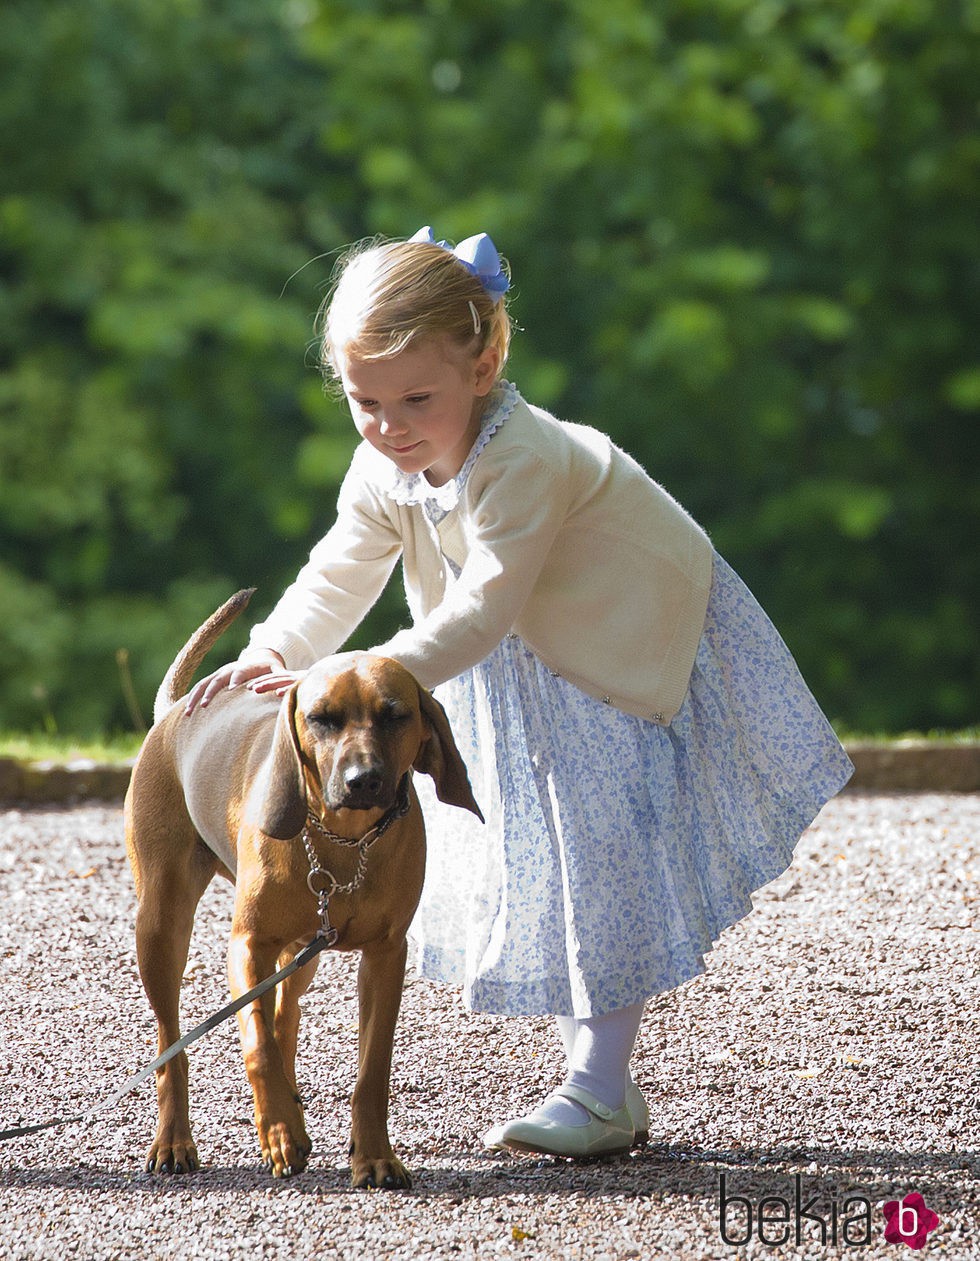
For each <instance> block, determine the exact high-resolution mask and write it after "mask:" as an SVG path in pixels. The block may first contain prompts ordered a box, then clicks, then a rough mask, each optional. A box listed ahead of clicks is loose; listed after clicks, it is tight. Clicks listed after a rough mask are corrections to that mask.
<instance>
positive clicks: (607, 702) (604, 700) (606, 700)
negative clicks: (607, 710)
mask: <svg viewBox="0 0 980 1261" xmlns="http://www.w3.org/2000/svg"><path fill="white" fill-rule="evenodd" d="M602 703H603V705H611V704H612V697H611V696H604V697H603V698H602Z"/></svg>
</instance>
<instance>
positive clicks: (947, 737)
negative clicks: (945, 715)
mask: <svg viewBox="0 0 980 1261" xmlns="http://www.w3.org/2000/svg"><path fill="white" fill-rule="evenodd" d="M837 736H838V739H840V740H842V741H843V742H844V743H845V744H901V743H902V742H903V741H907V740H915V741H923V740H924V741H926V742H928V743H932V744H977V743H980V727H963V728H961V729H959V730H956V731H949V730H946V729H945V728H936V729H935V730H933V731H899V732H894V731H875V732H867V731H849V730H848V729H847V728H846V727H838V728H837Z"/></svg>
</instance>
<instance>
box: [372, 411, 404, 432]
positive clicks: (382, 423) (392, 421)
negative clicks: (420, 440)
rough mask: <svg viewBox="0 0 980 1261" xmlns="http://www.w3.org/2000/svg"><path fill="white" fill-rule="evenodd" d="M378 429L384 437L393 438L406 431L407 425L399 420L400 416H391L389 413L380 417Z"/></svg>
mask: <svg viewBox="0 0 980 1261" xmlns="http://www.w3.org/2000/svg"><path fill="white" fill-rule="evenodd" d="M378 429H379V430H380V431H381V436H382V437H383V438H391V437H393V436H395V435H397V434H401V433H404V432H405V426H404V425H403V424H401V423H400V422H399V420H398V418H397V417H396V416H389V415H388V414H387V413H384V414H382V415H381V416H379V417H378Z"/></svg>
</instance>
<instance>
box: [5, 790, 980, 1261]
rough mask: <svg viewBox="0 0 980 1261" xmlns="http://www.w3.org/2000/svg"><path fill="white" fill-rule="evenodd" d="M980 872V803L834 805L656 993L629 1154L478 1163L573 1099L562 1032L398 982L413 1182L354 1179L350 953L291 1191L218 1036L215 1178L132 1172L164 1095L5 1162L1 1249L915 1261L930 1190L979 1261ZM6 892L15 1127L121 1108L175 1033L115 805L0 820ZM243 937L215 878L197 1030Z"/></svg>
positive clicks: (203, 912)
mask: <svg viewBox="0 0 980 1261" xmlns="http://www.w3.org/2000/svg"><path fill="white" fill-rule="evenodd" d="M978 880H980V796H972V795H959V796H939V795H927V794H923V795H865V794H862V793H849V794H845V795H843V796H841V797H839V798H838V799H837V800H835V801H833V802H831V803H830V805H828V806H827V808H826V809H825V810H824V812H823V813H822V814H821V816H820V818H819V819H818V820H817V822H816V823H815V824H814V826H813V827H812V828H811V829H810V831H809V832H808V833H807V834H806V836H805V837H804V838H803V840H802V841H801V842H800V845H799V847H798V849H797V854H796V859H795V861H794V863H793V866H792V867H791V868H790V870H789V871H788V872H786V873H785V874H784V875H783V876H781V877H780V878H779V879H778V880H776V881H773V882H772V883H771V884H769V885H767V886H766V888H765V889H764V890H762V891H761V892H760V893H759V894H758V895H757V896H756V899H755V904H756V905H755V910H754V911H753V913H752V914H751V915H749V916H748V917H747V918H746V919H745V920H743V921H742V922H741V923H740V924H738V925H736V926H735V927H734V928H732V929H729V930H728V932H726V933H725V934H724V936H723V937H722V939H721V941H720V942H719V943H718V945H717V946H716V948H715V950H714V951H713V952H712V954H711V955H710V957H709V959H708V968H707V971H706V973H705V974H704V975H703V976H700V977H698V978H696V979H694V980H692V981H690V982H688V983H687V984H685V985H682V986H680V987H679V988H678V989H677V990H674V991H672V992H671V993H669V994H664V995H661V996H659V997H658V998H656V999H654V1000H652V1001H651V1002H650V1003H649V1004H648V1007H647V1013H646V1016H645V1019H644V1023H643V1027H642V1029H641V1032H640V1038H639V1042H638V1049H637V1056H636V1060H635V1070H636V1077H637V1080H638V1081H639V1083H640V1085H641V1087H642V1088H643V1090H644V1092H645V1093H646V1095H647V1097H648V1099H649V1101H650V1104H651V1109H652V1112H653V1122H652V1130H651V1143H650V1146H649V1147H648V1148H646V1149H645V1150H644V1151H642V1152H637V1153H634V1154H633V1155H631V1156H630V1157H628V1158H621V1159H613V1160H608V1161H605V1162H598V1163H593V1164H580V1165H574V1164H571V1163H569V1162H564V1161H553V1160H535V1159H534V1158H531V1157H524V1158H516V1157H511V1156H508V1155H505V1154H499V1153H497V1154H494V1153H487V1152H484V1150H483V1148H482V1146H481V1143H480V1134H481V1133H482V1132H483V1130H484V1128H485V1127H486V1126H487V1125H488V1124H490V1123H491V1122H494V1121H497V1120H499V1119H501V1118H504V1117H506V1116H509V1115H513V1114H514V1113H516V1112H518V1111H523V1110H525V1108H526V1107H527V1106H528V1105H530V1104H531V1103H533V1102H534V1101H535V1100H537V1099H538V1098H539V1097H540V1096H541V1095H543V1094H544V1093H545V1092H546V1091H547V1090H548V1089H549V1088H550V1087H551V1086H552V1085H553V1084H555V1083H556V1082H557V1081H558V1078H559V1072H560V1059H559V1053H558V1041H557V1036H556V1034H555V1032H554V1030H553V1028H552V1024H551V1022H550V1021H548V1020H537V1019H535V1020H505V1019H501V1018H498V1017H493V1016H486V1015H474V1014H472V1013H467V1012H466V1011H465V1010H464V1009H463V1008H462V1007H461V1005H460V1003H459V997H458V994H457V993H456V992H455V991H453V990H449V989H445V988H442V987H438V986H434V985H430V984H428V983H426V982H421V981H418V982H414V983H410V984H409V985H408V987H407V988H406V991H405V998H404V1002H403V1007H402V1017H401V1021H400V1024H399V1033H398V1040H397V1044H396V1050H395V1071H394V1077H393V1092H392V1109H391V1123H392V1136H393V1139H394V1141H395V1143H396V1146H397V1147H398V1150H399V1152H400V1154H401V1155H402V1156H403V1157H404V1158H405V1160H406V1163H407V1164H408V1165H409V1167H410V1169H411V1170H412V1173H413V1176H414V1179H415V1186H414V1189H413V1190H411V1191H407V1192H382V1191H376V1192H353V1191H351V1190H350V1189H349V1188H348V1185H347V1178H348V1173H347V1169H346V1160H345V1156H344V1146H345V1140H346V1132H347V1124H348V1114H349V1095H350V1090H351V1087H352V1083H353V1075H354V1067H355V1059H356V1008H355V998H354V973H353V967H354V960H352V959H350V958H348V957H345V956H330V957H328V958H325V960H324V963H323V964H322V965H321V970H320V974H319V977H318V981H317V984H316V986H315V987H314V989H313V991H311V993H310V994H309V995H308V997H307V999H306V1000H305V1004H304V1006H305V1011H306V1018H305V1026H304V1028H305V1033H304V1035H303V1041H302V1045H301V1055H300V1077H301V1087H300V1088H301V1090H302V1092H303V1094H304V1096H305V1097H306V1098H307V1100H308V1105H307V1123H308V1125H309V1128H310V1133H311V1136H312V1137H313V1140H314V1143H315V1151H314V1155H313V1159H312V1163H311V1166H310V1168H309V1169H308V1170H307V1172H306V1173H304V1174H302V1175H301V1176H299V1177H297V1178H295V1179H292V1180H290V1181H286V1182H282V1183H276V1182H274V1181H273V1180H272V1179H271V1178H269V1177H268V1176H267V1175H266V1174H264V1173H263V1172H262V1171H261V1170H260V1169H259V1168H258V1159H257V1145H256V1140H255V1136H254V1133H253V1130H252V1124H251V1099H250V1094H249V1091H248V1086H247V1082H246V1079H245V1074H244V1069H243V1068H242V1065H241V1060H240V1056H239V1052H238V1046H237V1033H236V1031H235V1029H234V1026H233V1025H231V1024H229V1025H225V1026H223V1027H222V1028H221V1029H219V1030H217V1031H216V1032H214V1033H212V1034H211V1035H209V1037H208V1038H206V1039H204V1040H203V1041H201V1042H199V1043H198V1044H197V1045H196V1046H195V1047H194V1048H193V1050H192V1052H191V1074H192V1076H191V1089H192V1114H193V1118H194V1121H195V1129H196V1138H197V1143H198V1148H199V1151H200V1153H201V1156H202V1159H203V1160H204V1161H205V1162H206V1168H205V1169H204V1170H203V1171H202V1172H201V1173H200V1174H198V1175H197V1176H195V1177H192V1178H191V1177H184V1178H163V1179H154V1178H151V1177H149V1176H147V1175H145V1174H143V1173H142V1172H141V1165H142V1158H143V1153H144V1151H145V1148H146V1147H147V1146H148V1144H149V1141H150V1139H151V1136H152V1129H153V1124H154V1120H155V1104H154V1101H153V1091H152V1087H151V1086H150V1085H144V1086H142V1087H140V1088H139V1090H138V1091H137V1092H135V1094H133V1095H130V1096H129V1097H127V1099H126V1100H125V1101H124V1102H123V1103H122V1104H120V1105H118V1106H117V1107H116V1108H115V1109H114V1110H113V1111H110V1112H106V1113H104V1114H102V1115H101V1116H99V1117H96V1118H95V1119H94V1120H93V1121H91V1122H90V1123H88V1124H87V1125H76V1126H71V1127H66V1128H64V1129H62V1130H55V1131H50V1132H48V1133H46V1134H41V1135H37V1136H33V1137H30V1138H24V1139H18V1140H14V1141H12V1142H8V1143H6V1144H3V1145H2V1146H0V1257H3V1258H29V1257H31V1258H33V1257H36V1258H56V1257H57V1258H63V1257H66V1256H73V1257H82V1258H92V1259H96V1258H113V1259H114V1261H115V1259H117V1258H119V1259H122V1258H140V1259H141V1261H144V1259H146V1258H157V1257H161V1258H162V1257H171V1256H172V1257H179V1258H181V1259H182V1261H183V1259H185V1258H197V1257H207V1258H215V1259H217V1258H235V1259H238V1258H248V1259H249V1261H251V1259H252V1258H266V1257H269V1258H272V1257H276V1258H307V1257H309V1258H313V1257H316V1258H338V1257H339V1258H348V1257H350V1258H355V1257H356V1258H367V1259H369V1261H373V1259H374V1258H382V1257H391V1258H409V1257H410V1258H413V1259H414V1258H429V1257H440V1258H443V1257H448V1258H452V1257H477V1256H479V1257H486V1256H498V1255H499V1256H525V1257H558V1258H566V1257H567V1258H588V1259H590V1261H592V1259H599V1258H610V1259H615V1261H619V1259H620V1258H638V1259H639V1258H642V1259H643V1261H647V1259H659V1258H664V1259H670V1261H701V1259H702V1258H732V1259H734V1258H738V1259H739V1261H744V1259H746V1258H757V1257H764V1256H765V1257H769V1256H773V1255H776V1256H783V1257H821V1258H822V1257H835V1256H852V1255H860V1256H862V1257H869V1258H871V1257H879V1256H880V1257H896V1256H903V1255H909V1254H908V1253H905V1252H904V1251H903V1245H901V1244H899V1245H895V1244H890V1243H887V1242H885V1240H884V1238H883V1230H884V1217H883V1212H882V1207H881V1206H882V1204H883V1203H884V1202H885V1201H887V1200H891V1199H894V1198H899V1199H900V1198H901V1197H902V1196H903V1195H905V1194H906V1193H909V1192H911V1191H918V1192H920V1193H921V1194H922V1195H923V1196H924V1197H925V1201H926V1203H927V1205H928V1206H929V1207H930V1208H932V1209H933V1210H935V1212H936V1213H938V1215H939V1218H940V1224H939V1227H938V1228H937V1229H936V1230H934V1231H933V1232H932V1234H930V1235H929V1238H928V1241H927V1243H926V1245H925V1248H924V1250H923V1252H922V1254H921V1255H924V1256H929V1255H937V1256H944V1257H948V1258H956V1259H957V1261H958V1259H960V1258H963V1259H967V1258H978V1259H980V1106H978V1101H977V1094H978V1089H977V1077H976V1072H975V1062H976V1061H975V1047H976V1041H977V1023H976V1012H977V1010H978V1008H980V980H978V975H977V969H976V958H977V949H978V947H980V939H978V936H977V934H978V933H980V924H978V922H977V917H976V914H975V911H976V906H977V896H978ZM0 899H2V906H3V908H4V915H3V921H2V924H0V956H2V960H3V962H2V970H0V1127H2V1126H5V1125H12V1124H16V1123H19V1122H20V1121H22V1120H23V1121H33V1120H40V1119H43V1118H45V1117H48V1116H59V1115H64V1114H65V1113H66V1112H71V1111H74V1110H76V1109H79V1108H81V1107H85V1106H87V1105H88V1104H90V1103H92V1102H94V1101H95V1100H97V1099H98V1098H99V1097H100V1096H102V1095H105V1094H108V1093H110V1092H111V1091H112V1090H113V1089H114V1088H115V1086H116V1085H117V1084H119V1083H120V1082H121V1081H122V1080H124V1078H125V1077H126V1076H127V1075H129V1074H130V1073H132V1072H134V1071H135V1069H136V1068H138V1067H139V1066H140V1065H141V1064H142V1063H145V1062H146V1061H148V1060H149V1059H150V1058H152V1055H153V1053H154V1037H155V1035H154V1027H153V1022H152V1019H151V1016H150V1012H149V1009H148V1006H147V1004H146V1001H145V998H144V996H143V992H142V989H141V987H140V983H139V978H138V975H137V972H136V964H135V951H134V946H133V939H132V918H133V894H132V887H131V884H130V879H129V873H128V869H127V866H126V860H125V856H124V850H123V844H122V818H121V811H120V810H119V809H117V808H115V807H91V806H89V807H79V808H75V809H34V810H7V811H5V812H0ZM229 919H230V891H229V889H228V887H227V885H224V884H219V883H216V884H215V885H214V886H212V888H211V889H210V890H209V892H208V893H207V895H206V896H205V899H204V901H203V903H202V905H201V909H200V912H199V914H198V920H197V931H196V934H195V938H194V942H193V945H192V954H191V959H190V961H189V964H188V969H187V977H186V980H185V986H184V1021H185V1027H190V1024H191V1023H196V1022H197V1021H199V1020H202V1019H203V1018H204V1017H205V1016H206V1015H208V1014H210V1012H211V1011H213V1010H214V1009H215V1008H216V1007H218V1006H220V1005H222V1004H223V1003H224V1002H225V1001H226V993H225V982H224V943H225V939H226V936H227V932H228V927H229ZM722 1175H724V1177H725V1185H726V1195H727V1196H738V1197H744V1200H745V1201H748V1204H747V1205H746V1204H745V1203H743V1202H742V1201H738V1202H736V1201H732V1202H731V1203H730V1204H729V1205H728V1210H727V1214H726V1218H725V1226H726V1233H727V1235H728V1237H729V1239H733V1240H735V1241H738V1240H740V1239H741V1238H743V1237H744V1235H745V1231H746V1224H747V1211H746V1210H747V1209H748V1210H749V1211H751V1212H752V1214H753V1218H752V1222H753V1227H754V1234H753V1236H752V1238H751V1240H750V1241H749V1242H748V1243H747V1244H745V1245H742V1246H736V1245H731V1244H728V1243H726V1242H725V1240H724V1239H723V1238H722V1235H721V1221H720V1187H721V1178H722ZM797 1177H798V1178H799V1182H797ZM797 1185H798V1186H799V1188H800V1194H801V1197H802V1200H801V1204H802V1206H803V1211H804V1212H805V1211H809V1212H810V1214H811V1216H810V1217H805V1216H803V1215H802V1214H801V1211H800V1210H799V1209H797V1206H796V1199H795V1196H796V1188H797ZM765 1197H771V1198H770V1203H769V1205H768V1207H767V1208H766V1213H767V1219H768V1220H767V1223H765V1224H764V1225H763V1234H764V1236H765V1238H766V1239H769V1240H773V1239H778V1238H779V1236H780V1235H781V1233H782V1232H783V1231H785V1232H787V1233H788V1235H789V1238H788V1240H787V1242H785V1243H783V1244H781V1245H779V1246H778V1247H770V1246H767V1245H766V1244H765V1243H764V1242H762V1241H760V1238H759V1235H758V1232H759V1204H760V1201H761V1200H762V1199H763V1198H765ZM775 1197H780V1198H781V1199H782V1201H784V1202H785V1205H786V1208H785V1209H783V1207H782V1206H781V1205H780V1203H779V1200H778V1199H777V1198H775ZM814 1197H816V1199H815V1200H814ZM811 1201H813V1202H812V1203H810V1208H809V1210H806V1205H807V1203H809V1202H811ZM848 1201H850V1203H848ZM865 1202H867V1203H868V1204H870V1210H869V1215H870V1227H868V1226H867V1224H866V1219H865V1218H862V1217H861V1213H862V1212H864V1209H863V1205H864V1204H865ZM835 1211H836V1214H837V1226H836V1230H837V1244H836V1246H835V1245H834V1244H833V1242H832V1240H833V1237H834V1220H833V1219H834V1213H835ZM787 1217H788V1225H783V1224H782V1220H781V1219H785V1218H787ZM814 1218H819V1219H820V1220H814ZM845 1219H847V1221H846V1222H845ZM821 1222H823V1223H824V1225H823V1226H821ZM845 1224H847V1229H848V1234H847V1237H846V1243H847V1246H845V1237H844V1235H843V1234H842V1231H843V1228H844V1225H845ZM797 1228H798V1230H799V1235H800V1242H799V1243H797V1242H796V1232H797ZM822 1230H825V1231H826V1235H827V1238H826V1241H824V1240H823V1239H822V1237H821V1234H822ZM865 1230H868V1232H869V1234H870V1238H871V1242H869V1243H863V1242H861V1241H863V1239H864V1238H865ZM850 1243H855V1244H856V1245H857V1246H853V1247H852V1246H849V1245H850ZM896 1249H897V1251H896Z"/></svg>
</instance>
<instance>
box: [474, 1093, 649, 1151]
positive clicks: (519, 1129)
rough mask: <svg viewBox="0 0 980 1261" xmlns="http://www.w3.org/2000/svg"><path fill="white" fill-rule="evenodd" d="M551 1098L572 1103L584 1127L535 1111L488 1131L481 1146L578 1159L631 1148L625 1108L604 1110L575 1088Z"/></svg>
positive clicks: (588, 1095) (628, 1122)
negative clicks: (586, 1115) (581, 1111)
mask: <svg viewBox="0 0 980 1261" xmlns="http://www.w3.org/2000/svg"><path fill="white" fill-rule="evenodd" d="M637 1093H639V1092H637ZM552 1095H560V1096H561V1097H562V1098H564V1099H574V1101H575V1102H576V1103H578V1104H581V1105H582V1107H583V1108H585V1110H586V1112H588V1113H589V1120H588V1121H587V1122H586V1123H585V1124H584V1125H561V1124H559V1123H558V1122H557V1121H552V1120H551V1118H550V1117H545V1116H542V1115H541V1114H540V1112H539V1111H535V1112H530V1113H528V1115H527V1116H524V1117H518V1118H517V1119H516V1120H514V1121H506V1122H505V1123H504V1124H503V1125H495V1126H494V1127H493V1129H491V1130H488V1131H487V1133H486V1134H485V1135H484V1136H483V1142H484V1145H485V1146H486V1147H506V1148H507V1149H508V1150H509V1151H516V1152H540V1153H541V1154H543V1155H545V1156H573V1157H577V1158H579V1159H581V1158H583V1157H587V1156H612V1155H616V1154H621V1153H623V1152H628V1151H629V1149H630V1148H631V1147H632V1146H633V1141H634V1137H635V1132H634V1129H633V1122H632V1119H631V1117H630V1112H629V1108H628V1107H627V1106H626V1105H625V1104H624V1105H623V1106H622V1107H621V1108H617V1109H613V1108H607V1107H606V1105H605V1104H604V1103H600V1102H599V1100H598V1099H596V1098H595V1097H594V1096H593V1095H591V1094H589V1092H588V1091H587V1090H582V1089H581V1088H580V1087H579V1086H568V1085H565V1086H559V1087H558V1088H557V1089H556V1090H554V1091H552ZM641 1098H642V1097H641ZM645 1107H646V1105H645V1104H644V1109H645ZM648 1124H649V1122H648Z"/></svg>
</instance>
